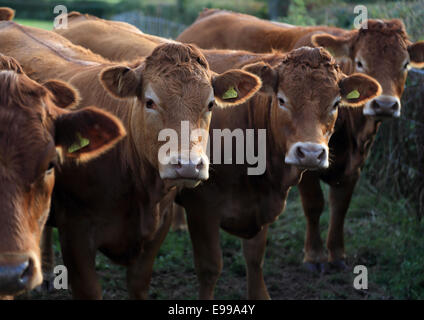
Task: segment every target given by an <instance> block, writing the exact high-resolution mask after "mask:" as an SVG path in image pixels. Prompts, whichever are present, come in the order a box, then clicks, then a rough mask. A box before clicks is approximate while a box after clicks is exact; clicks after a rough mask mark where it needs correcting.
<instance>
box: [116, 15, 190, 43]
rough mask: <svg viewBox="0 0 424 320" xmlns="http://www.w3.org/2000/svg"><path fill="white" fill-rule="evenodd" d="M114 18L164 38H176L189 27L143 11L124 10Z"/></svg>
mask: <svg viewBox="0 0 424 320" xmlns="http://www.w3.org/2000/svg"><path fill="white" fill-rule="evenodd" d="M112 20H117V21H123V22H128V23H130V24H132V25H134V26H136V27H137V28H139V29H140V30H141V31H143V32H144V33H148V34H153V35H156V36H160V37H164V38H172V39H175V38H177V37H178V35H179V34H180V33H181V32H183V31H184V29H185V28H186V27H187V26H185V25H183V24H180V23H176V22H172V21H169V20H166V19H163V18H159V17H149V16H145V15H143V13H141V12H137V11H131V12H124V13H121V14H118V15H115V16H113V17H112Z"/></svg>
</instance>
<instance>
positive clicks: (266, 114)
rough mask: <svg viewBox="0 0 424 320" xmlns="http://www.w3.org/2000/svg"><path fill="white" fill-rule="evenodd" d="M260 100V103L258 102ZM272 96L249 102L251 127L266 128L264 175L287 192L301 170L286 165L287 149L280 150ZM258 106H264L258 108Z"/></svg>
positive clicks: (260, 97)
mask: <svg viewBox="0 0 424 320" xmlns="http://www.w3.org/2000/svg"><path fill="white" fill-rule="evenodd" d="M258 102H259V103H258ZM273 102H274V101H273V98H272V97H263V96H260V95H257V96H256V97H254V98H253V99H252V100H251V101H250V102H249V103H248V119H249V127H251V128H254V129H256V130H257V129H266V144H267V148H266V152H267V155H266V162H267V164H266V171H265V173H264V175H263V177H264V178H265V179H266V180H267V183H270V184H271V185H272V187H273V189H274V190H278V192H282V193H283V194H285V193H286V192H287V191H288V188H289V187H290V186H293V185H294V184H296V183H297V182H298V180H299V179H300V175H301V172H302V171H301V170H299V169H297V168H296V167H294V166H290V165H286V164H285V163H284V158H285V155H286V150H280V149H279V146H278V144H277V141H276V138H275V137H274V135H273V130H272V125H271V124H272V118H271V111H272V103H273ZM257 106H263V107H261V108H258V107H257Z"/></svg>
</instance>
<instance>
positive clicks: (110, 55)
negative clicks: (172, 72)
mask: <svg viewBox="0 0 424 320" xmlns="http://www.w3.org/2000/svg"><path fill="white" fill-rule="evenodd" d="M54 31H55V32H56V33H58V34H60V35H61V36H63V37H65V38H67V39H68V40H70V41H71V42H72V43H74V44H77V45H80V46H82V47H84V48H89V49H90V50H91V51H93V52H94V53H97V54H100V55H101V56H103V57H105V58H107V59H110V60H113V61H127V60H128V61H131V60H134V59H139V58H140V57H147V56H148V55H150V54H151V53H152V52H153V50H154V49H155V48H156V47H157V45H158V44H162V43H176V42H175V41H173V40H169V39H164V38H160V37H155V36H152V35H148V34H144V33H143V32H141V31H140V30H139V29H137V28H136V27H134V26H132V25H130V24H128V23H125V22H120V21H106V20H103V19H100V18H97V17H95V16H92V15H89V14H81V13H79V12H76V11H73V12H71V13H69V14H68V26H67V28H59V29H55V30H54ZM121 33H123V34H125V36H126V38H120V37H119V35H120V34H121ZM96 34H97V35H101V36H98V37H95V36H94V35H96ZM139 35H141V36H142V37H143V43H142V45H136V46H128V43H137V39H139ZM93 40H94V41H93ZM120 45H121V46H123V47H125V48H126V49H125V50H116V48H118V47H119V46H120Z"/></svg>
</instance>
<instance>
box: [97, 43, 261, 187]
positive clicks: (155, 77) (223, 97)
mask: <svg viewBox="0 0 424 320" xmlns="http://www.w3.org/2000/svg"><path fill="white" fill-rule="evenodd" d="M101 80H102V82H103V85H104V86H105V87H106V88H107V89H108V91H109V92H110V93H111V94H112V95H114V96H115V97H118V98H133V99H134V106H133V109H132V111H131V123H130V124H129V126H130V128H131V129H130V130H131V135H132V137H133V139H134V141H135V148H137V150H138V153H139V154H141V155H143V157H146V158H147V159H148V161H149V162H150V164H151V165H152V166H153V167H154V168H156V169H157V170H158V171H159V173H160V176H161V178H162V179H165V180H167V181H171V183H172V184H181V183H182V184H183V185H184V186H186V187H193V186H195V185H196V184H197V183H198V182H199V181H201V180H206V179H208V177H209V172H208V171H209V160H208V158H207V156H206V146H207V142H208V136H207V134H208V130H209V124H210V120H211V111H212V109H213V107H214V106H215V105H216V104H218V105H220V106H221V107H224V106H233V105H237V104H240V103H243V102H244V101H246V100H247V99H249V98H250V97H251V96H252V95H253V94H254V93H256V91H257V90H259V88H260V86H261V81H260V79H259V78H258V77H257V76H255V75H252V74H249V73H247V72H245V71H241V70H238V71H237V70H233V71H228V72H226V73H224V74H221V75H217V74H213V73H212V72H211V71H210V70H209V66H208V63H207V61H206V59H205V58H204V56H203V55H202V54H201V53H200V51H199V50H198V49H197V48H195V47H194V46H191V45H185V44H178V43H169V44H163V45H160V46H158V47H157V48H156V49H155V50H154V51H153V53H152V55H151V56H149V57H147V58H146V59H145V60H144V61H143V62H142V63H141V64H139V65H137V66H135V67H134V68H128V67H122V66H118V67H109V68H107V69H105V70H104V71H103V73H102V74H101ZM165 130H166V133H165V134H164V132H165ZM170 131H172V132H174V133H175V136H176V139H174V141H175V140H176V141H177V144H178V145H177V147H175V145H174V146H173V147H174V148H170V150H169V151H167V152H166V153H165V154H163V153H161V150H163V149H161V147H163V146H164V144H165V143H167V142H169V141H168V140H167V139H169V140H171V138H172V134H169V135H168V133H170ZM199 133H203V134H200V135H199ZM193 135H196V136H198V138H197V139H191V137H192V136H193ZM164 136H165V138H163V137H164ZM179 141H181V142H180V143H178V142H179Z"/></svg>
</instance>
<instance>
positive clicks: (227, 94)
mask: <svg viewBox="0 0 424 320" xmlns="http://www.w3.org/2000/svg"><path fill="white" fill-rule="evenodd" d="M237 96H238V94H237V91H236V90H235V89H234V87H230V89H228V90H227V91H226V92H225V93H224V95H223V96H222V99H224V100H225V99H234V98H237Z"/></svg>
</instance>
